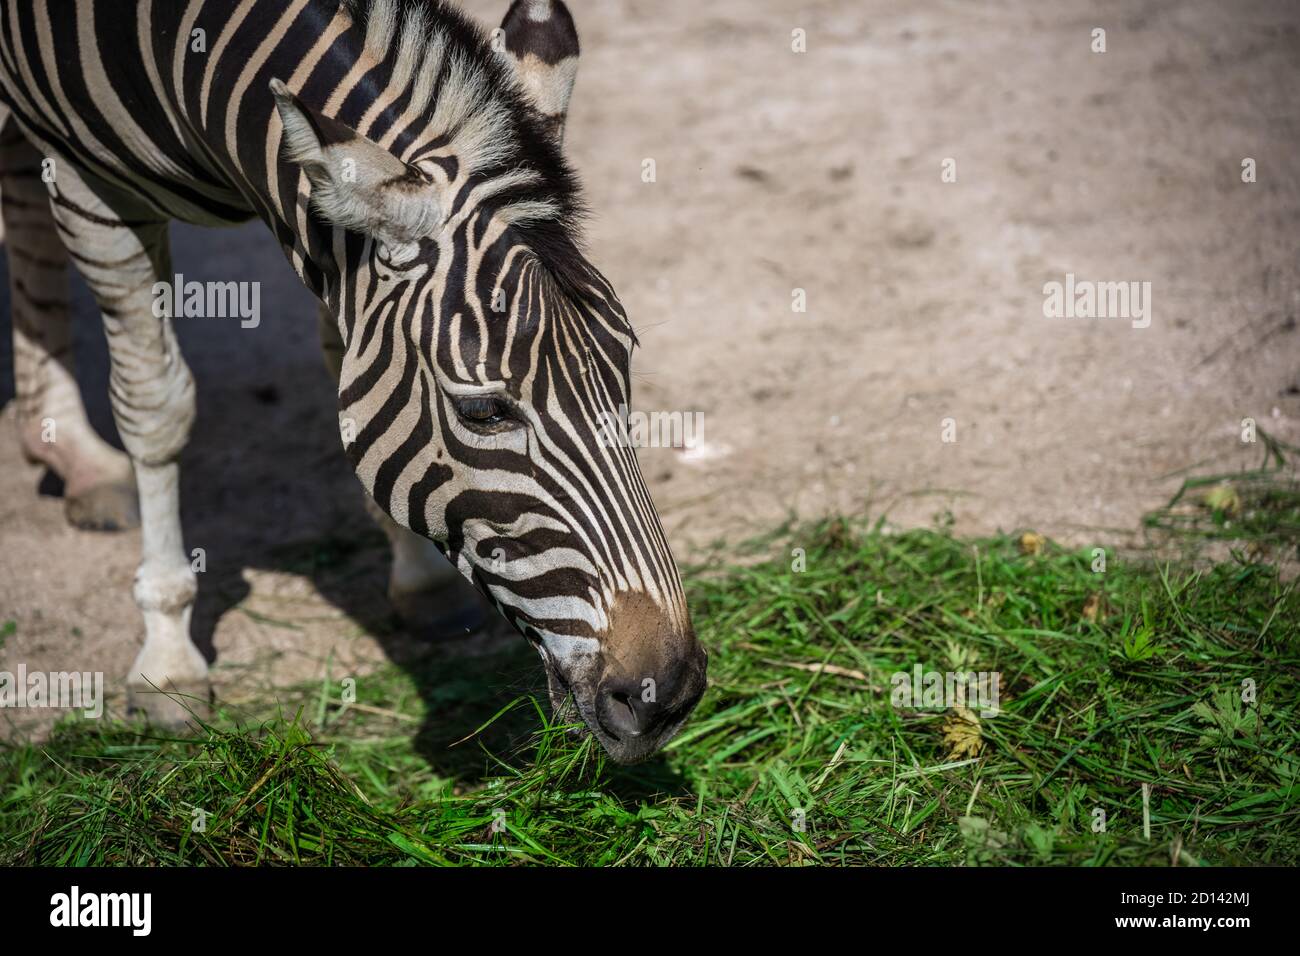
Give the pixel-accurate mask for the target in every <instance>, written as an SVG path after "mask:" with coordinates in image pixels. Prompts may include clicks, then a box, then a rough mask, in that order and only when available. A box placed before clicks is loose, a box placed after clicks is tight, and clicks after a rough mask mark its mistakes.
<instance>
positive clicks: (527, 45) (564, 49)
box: [497, 0, 579, 143]
mask: <svg viewBox="0 0 1300 956" xmlns="http://www.w3.org/2000/svg"><path fill="white" fill-rule="evenodd" d="M498 36H499V37H500V38H501V41H504V42H503V43H502V42H500V41H498V43H497V46H498V48H500V47H501V46H502V45H503V46H504V49H502V50H501V53H502V55H503V56H504V58H505V60H506V61H507V62H508V63H509V64H510V66H511V68H512V70H513V71H514V74H515V78H516V79H517V80H518V81H519V85H520V86H522V87H523V89H524V93H525V94H526V95H527V97H528V99H529V102H530V103H531V104H532V106H533V107H534V108H535V109H536V110H537V112H538V113H540V114H541V115H542V120H543V122H545V124H546V128H547V131H548V132H549V133H550V134H551V136H552V137H553V138H554V139H555V142H556V143H560V142H561V141H562V140H563V139H564V120H565V117H566V116H567V115H568V113H569V97H570V95H571V94H572V93H573V81H574V80H575V79H577V76H578V52H579V51H578V30H577V27H575V26H574V25H573V17H572V16H571V15H570V14H569V8H568V7H566V6H565V5H564V3H563V2H562V0H514V3H512V4H511V5H510V9H509V11H507V12H506V18H505V20H503V21H502V22H501V33H500V34H498Z"/></svg>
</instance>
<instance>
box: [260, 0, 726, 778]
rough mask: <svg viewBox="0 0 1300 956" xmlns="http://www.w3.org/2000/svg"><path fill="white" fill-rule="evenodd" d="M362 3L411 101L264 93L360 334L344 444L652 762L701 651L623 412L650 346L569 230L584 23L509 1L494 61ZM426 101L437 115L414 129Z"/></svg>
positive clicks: (559, 699)
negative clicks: (329, 101)
mask: <svg viewBox="0 0 1300 956" xmlns="http://www.w3.org/2000/svg"><path fill="white" fill-rule="evenodd" d="M370 2H371V5H370V7H369V8H368V9H367V13H368V19H367V20H366V21H365V22H364V24H365V31H366V46H367V48H368V49H370V48H372V47H373V48H374V49H375V51H378V50H380V49H383V48H388V47H392V46H397V47H398V48H399V54H400V55H399V57H398V59H397V60H396V63H395V66H394V67H393V70H392V72H393V74H394V75H395V76H396V79H393V80H390V81H389V82H390V85H395V86H396V87H397V88H394V89H391V90H383V91H381V93H380V98H381V99H382V98H384V96H385V95H386V94H388V93H389V92H391V93H392V94H393V97H394V100H393V101H394V102H395V103H396V104H397V105H394V106H393V107H392V110H393V111H397V112H401V111H402V110H404V111H405V112H404V113H402V115H401V116H399V117H394V116H392V115H388V114H383V113H381V112H379V111H373V112H372V113H371V114H369V115H368V116H366V117H363V118H364V119H367V120H368V121H369V122H368V124H367V123H360V124H357V125H348V124H345V123H344V122H342V121H340V120H339V119H338V118H332V117H329V116H326V115H324V114H323V112H322V111H320V110H317V109H313V108H312V107H311V106H309V105H308V104H307V103H306V102H305V101H304V99H302V98H300V97H298V96H295V95H294V94H293V93H292V92H290V90H289V89H288V88H287V87H286V86H285V85H284V84H282V83H279V82H278V81H272V84H271V87H272V92H273V93H274V96H275V100H276V106H277V108H278V111H279V114H280V117H281V120H282V123H283V141H284V156H285V159H286V161H287V162H289V163H293V164H296V165H297V166H298V167H300V168H301V170H302V172H303V173H305V180H306V186H307V189H308V192H309V194H310V204H311V208H312V209H313V210H314V213H315V216H316V217H317V219H318V221H320V222H321V223H323V224H324V225H325V227H326V228H327V229H328V231H329V234H330V237H331V238H330V239H329V241H328V242H329V245H330V246H332V248H333V249H334V252H333V253H332V255H331V257H330V258H331V260H332V263H331V265H327V266H325V267H323V272H324V273H325V275H326V281H325V283H324V287H325V288H324V296H323V297H324V299H325V301H326V303H327V304H328V305H329V307H330V309H331V311H332V312H333V314H334V315H335V316H336V317H337V319H338V321H339V327H340V331H341V333H342V337H343V341H344V343H345V356H344V359H343V371H342V375H341V377H340V382H339V416H340V425H341V431H342V433H343V439H344V444H345V447H346V449H347V453H348V455H349V458H350V459H351V461H352V463H353V465H354V467H355V469H356V472H357V475H358V477H359V478H360V479H361V481H362V483H363V484H364V485H365V487H366V489H367V490H368V491H369V492H370V494H371V495H372V496H373V497H374V499H375V501H376V502H377V503H378V504H379V505H380V507H382V508H383V509H384V510H385V511H386V512H387V513H388V514H389V515H391V516H392V517H393V518H394V519H395V520H396V521H397V522H398V523H399V524H402V525H404V526H406V527H408V528H410V529H411V530H413V531H415V532H416V533H418V534H421V535H424V536H426V537H428V538H430V539H432V540H433V541H435V542H437V543H438V544H439V546H440V547H441V548H442V549H443V551H444V553H445V554H446V555H447V557H448V558H449V559H450V560H451V561H452V562H453V564H455V565H456V566H457V567H458V568H459V569H460V571H461V572H462V573H463V574H465V575H466V577H468V578H469V579H470V580H471V581H472V582H473V583H474V584H475V585H476V586H477V587H478V588H479V589H480V590H481V591H482V592H483V593H484V594H486V595H487V596H488V597H489V598H490V599H491V600H492V601H493V602H494V604H495V605H496V606H497V607H498V608H499V609H500V610H501V611H502V613H503V614H504V615H505V616H506V617H507V618H508V619H509V620H510V621H511V622H512V623H513V624H514V626H515V627H516V628H517V629H518V630H519V631H520V632H521V633H522V634H523V635H524V636H525V637H527V638H528V639H529V640H530V641H531V642H532V643H533V645H534V646H535V647H536V648H537V650H538V651H539V653H540V655H541V657H542V660H543V662H544V665H545V668H546V674H547V678H548V683H549V687H550V695H551V698H552V701H553V703H554V704H555V706H556V707H557V709H559V708H563V707H564V706H565V705H566V703H567V702H568V701H569V700H572V702H573V705H574V706H575V707H576V709H577V712H578V714H579V715H580V716H581V718H582V720H583V721H584V723H585V724H586V726H587V727H588V728H589V729H590V731H591V733H592V734H593V735H594V736H595V737H596V738H597V739H598V740H599V742H600V743H601V744H602V745H603V747H604V748H605V750H606V751H607V752H608V753H609V754H610V755H611V756H612V757H613V758H614V759H615V760H617V761H619V762H624V763H631V762H636V761H638V760H642V759H645V758H646V757H648V756H650V755H651V754H653V753H654V752H655V751H656V750H658V749H659V748H660V747H661V746H663V744H664V743H666V742H667V741H668V739H669V738H671V737H672V735H673V734H674V733H675V732H676V731H677V730H678V729H679V728H680V727H681V725H682V724H683V722H684V721H685V719H686V717H687V715H688V714H689V712H690V711H691V709H692V708H693V707H694V706H695V704H696V702H697V701H698V700H699V699H700V697H701V695H702V694H703V692H704V687H705V665H706V656H705V653H704V651H703V649H702V647H701V646H700V644H699V642H698V641H697V640H696V637H695V634H694V631H693V630H692V627H691V623H690V618H689V616H688V613H687V609H686V603H685V599H684V595H683V592H682V585H681V581H680V578H679V576H678V573H677V569H676V566H675V564H674V561H673V558H672V555H671V553H670V551H669V548H668V544H667V542H666V540H665V537H664V532H663V528H662V526H661V524H660V521H659V518H658V515H657V514H656V512H655V509H654V505H653V504H652V503H651V500H650V495H649V493H648V491H647V490H646V486H645V483H644V481H643V480H642V477H641V473H640V469H639V467H638V465H637V460H636V456H635V453H634V451H633V449H632V448H630V447H627V446H626V444H624V443H622V442H620V441H619V432H620V430H619V429H618V428H611V427H610V425H611V423H612V422H616V421H617V420H618V419H617V416H618V414H619V409H620V408H626V407H627V404H628V402H629V398H630V385H631V381H630V365H631V357H632V350H633V347H634V346H635V344H636V342H635V336H634V334H633V331H632V328H631V326H630V325H629V323H628V319H627V316H626V314H625V313H624V310H623V307H622V305H621V304H620V303H619V300H618V297H617V296H616V295H615V293H614V290H613V289H612V288H611V286H610V285H609V283H608V282H607V281H606V280H605V279H604V278H603V277H602V276H601V275H600V273H599V272H597V271H596V269H595V268H594V267H592V266H591V265H590V264H589V263H588V262H587V260H586V258H585V256H584V255H583V254H582V252H581V251H580V250H579V248H578V245H577V244H576V242H575V240H574V235H575V229H576V225H575V223H576V219H577V216H578V209H579V201H578V200H577V198H576V191H575V190H576V186H575V183H574V181H573V178H572V174H571V173H570V172H569V169H568V167H567V165H566V163H565V161H564V160H563V159H562V157H561V155H560V151H559V146H560V139H561V136H562V130H563V118H564V111H565V108H566V107H567V103H568V94H569V90H570V88H571V86H572V83H573V78H574V74H575V71H576V56H577V34H576V32H574V30H573V24H572V20H571V19H570V18H569V15H568V11H567V10H565V8H564V6H563V4H561V3H558V2H557V3H549V2H538V0H516V3H515V4H514V6H513V7H512V8H511V11H510V13H509V14H508V15H507V18H506V21H505V27H504V31H505V32H504V39H505V43H504V45H503V46H504V49H502V48H501V47H502V45H500V44H499V45H498V49H497V51H496V52H494V51H493V50H492V49H491V48H490V47H489V45H488V42H487V41H486V39H484V38H483V37H482V36H481V35H480V34H479V33H478V32H477V31H475V30H472V28H470V27H469V26H468V25H467V24H466V23H465V22H464V21H463V20H460V19H459V18H458V17H456V16H454V15H450V11H447V10H446V9H445V8H440V9H441V12H442V14H444V15H446V16H440V18H439V19H438V20H437V21H436V22H425V21H424V20H423V19H422V18H421V14H420V11H421V10H422V9H424V8H422V7H420V6H419V5H406V6H403V5H400V4H395V3H394V4H386V3H385V0H370ZM381 8H382V9H381ZM383 16H386V17H387V20H384V21H382V22H381V20H380V19H379V18H380V17H383ZM358 28H360V25H359V27H358ZM375 33H379V34H381V35H382V34H385V33H387V34H391V37H390V38H389V39H388V40H384V38H383V37H382V36H381V37H380V40H383V42H378V41H374V38H373V37H372V36H371V35H372V34H375ZM500 36H502V34H498V37H500ZM403 57H405V59H403ZM414 64H418V67H417V66H415V65H414ZM419 71H424V72H423V73H421V72H419ZM422 98H423V100H424V102H420V101H421V99H422ZM412 115H414V116H425V117H431V118H429V119H428V121H427V123H426V124H425V126H424V127H423V129H421V130H420V131H419V132H417V133H411V132H410V130H411V129H412V125H413V124H412V123H411V116H412ZM414 125H415V126H418V125H419V124H418V123H417V124H414Z"/></svg>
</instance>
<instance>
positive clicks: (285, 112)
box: [270, 79, 443, 258]
mask: <svg viewBox="0 0 1300 956" xmlns="http://www.w3.org/2000/svg"><path fill="white" fill-rule="evenodd" d="M270 85H271V93H272V94H273V95H274V96H275V106H276V109H277V110H278V111H279V113H280V119H281V120H282V121H283V122H284V156H285V158H286V159H287V160H289V161H290V162H292V163H296V164H297V165H299V166H301V167H302V170H303V172H304V173H306V175H307V179H308V180H309V181H310V182H311V202H312V205H313V206H314V207H315V208H316V210H317V211H318V212H319V213H320V214H321V216H323V217H324V218H325V219H326V220H327V221H328V222H332V223H333V224H334V225H336V226H342V227H343V228H345V229H351V230H354V231H356V232H362V233H365V234H367V235H370V236H374V237H375V238H376V239H379V240H380V241H382V242H385V243H387V244H388V245H390V246H393V247H396V248H395V250H394V251H395V252H396V251H397V249H400V248H401V247H403V246H409V245H411V244H412V243H414V242H415V241H416V240H418V239H420V238H422V237H424V236H429V235H432V234H433V233H435V232H436V231H437V230H438V228H439V227H440V226H441V225H442V222H443V212H442V207H441V204H440V203H439V202H438V196H437V193H436V189H435V187H434V185H433V183H431V182H430V181H429V180H428V179H427V178H426V177H425V176H424V174H423V173H421V172H420V171H419V170H418V169H416V168H415V167H414V166H409V165H407V164H406V163H404V162H402V161H401V160H400V159H398V158H397V157H396V156H394V155H393V154H392V153H390V152H389V151H388V150H386V149H384V148H383V147H382V146H380V145H379V144H378V143H375V142H373V141H371V140H369V139H367V138H366V137H364V136H362V135H361V134H360V133H358V132H357V131H356V130H354V129H352V127H350V126H348V125H346V124H345V123H340V122H339V121H338V120H336V119H332V118H331V117H328V116H323V115H321V114H320V113H317V112H316V111H315V110H313V109H312V108H311V107H309V106H307V105H306V104H305V103H303V102H302V101H301V100H300V99H298V97H296V96H294V95H293V93H291V92H290V91H289V88H288V87H287V86H285V85H284V84H283V83H281V82H280V81H279V80H276V79H273V80H271V84H270ZM395 258H402V257H401V256H400V255H397V256H395Z"/></svg>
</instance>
